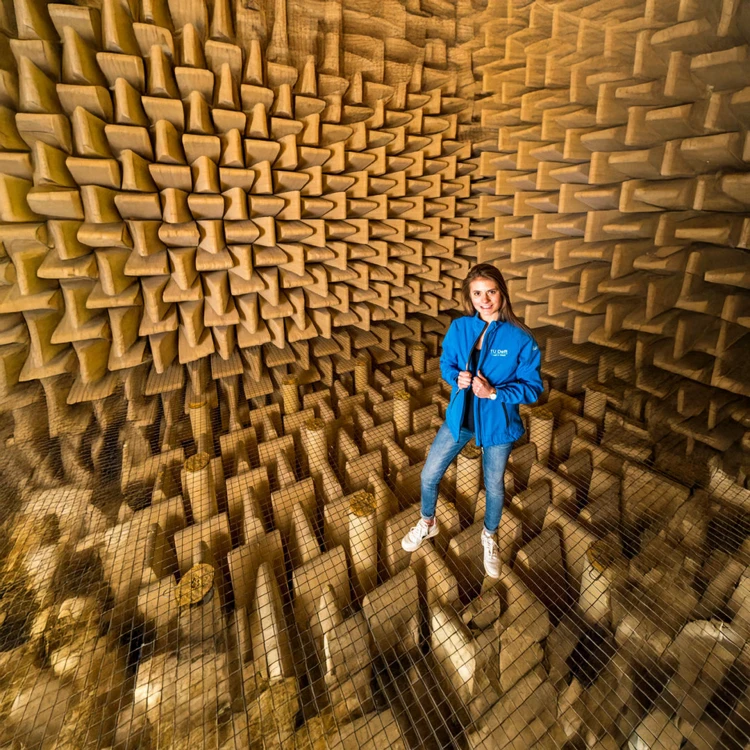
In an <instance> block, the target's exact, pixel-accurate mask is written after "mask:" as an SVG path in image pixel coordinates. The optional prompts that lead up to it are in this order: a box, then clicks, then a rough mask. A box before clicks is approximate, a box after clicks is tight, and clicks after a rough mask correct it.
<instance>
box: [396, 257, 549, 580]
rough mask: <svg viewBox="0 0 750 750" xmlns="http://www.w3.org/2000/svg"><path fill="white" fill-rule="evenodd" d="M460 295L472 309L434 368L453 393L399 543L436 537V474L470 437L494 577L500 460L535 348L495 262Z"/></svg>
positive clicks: (455, 326)
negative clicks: (478, 465) (417, 509)
mask: <svg viewBox="0 0 750 750" xmlns="http://www.w3.org/2000/svg"><path fill="white" fill-rule="evenodd" d="M462 294H463V299H464V305H465V308H466V312H467V313H473V315H471V314H469V315H467V316H465V317H462V318H458V319H456V320H454V321H453V323H452V324H451V326H450V328H449V329H448V332H447V333H446V335H445V339H444V340H443V353H442V356H441V357H440V368H441V371H442V374H443V378H444V379H445V380H446V381H447V382H449V383H450V384H451V385H452V386H453V392H452V393H451V399H450V402H449V405H448V409H447V412H446V415H445V422H444V423H443V425H442V427H441V428H440V430H439V431H438V434H437V435H436V436H435V440H434V442H433V444H432V446H431V447H430V451H429V453H428V455H427V460H426V462H425V465H424V468H423V469H422V477H421V491H422V509H421V513H422V517H421V519H420V520H419V522H418V523H417V525H416V526H415V527H414V528H413V529H411V530H410V531H409V533H408V534H407V535H406V536H405V537H404V538H403V540H402V541H401V546H402V547H403V548H404V549H405V550H406V551H407V552H414V551H415V550H416V549H418V548H419V547H420V546H421V545H422V543H423V542H424V541H425V540H426V539H430V538H431V537H434V536H436V535H437V533H438V524H437V520H436V519H435V507H436V504H437V495H438V486H439V484H440V480H441V479H442V478H443V475H444V474H445V471H446V470H447V468H448V466H450V464H451V462H452V461H453V459H454V458H455V457H456V456H457V455H458V454H459V453H460V452H461V450H462V449H463V448H464V446H465V445H466V444H467V443H468V442H469V441H470V440H471V439H472V438H473V439H474V441H475V442H476V445H477V446H479V447H480V448H481V449H482V456H483V459H482V462H483V468H484V485H485V491H486V512H485V517H484V529H483V531H482V545H483V547H484V569H485V572H486V573H487V575H489V576H490V577H492V578H497V577H498V575H499V572H500V558H499V555H498V547H497V541H496V538H495V535H496V532H497V527H498V526H499V524H500V517H501V515H502V512H503V503H504V500H505V483H504V474H505V466H506V464H507V462H508V457H509V456H510V452H511V449H512V448H513V443H514V442H515V441H516V440H518V438H519V437H521V435H522V434H523V430H524V428H523V423H522V422H521V417H520V415H519V413H518V405H519V404H530V403H533V402H534V401H536V400H537V398H538V397H539V394H540V393H541V392H542V390H543V386H542V380H541V376H540V374H539V365H540V354H539V346H538V345H537V343H536V341H535V340H534V337H533V336H532V334H531V331H530V330H529V329H528V328H527V327H526V326H525V325H524V324H523V323H522V322H521V321H520V320H519V319H518V318H517V317H516V315H515V313H514V312H513V307H512V305H511V302H510V298H509V296H508V286H507V284H506V283H505V279H504V278H503V275H502V274H501V273H500V271H498V270H497V268H495V267H494V266H491V265H489V264H488V263H480V264H479V265H476V266H474V267H473V268H472V269H471V270H470V271H469V273H468V275H467V277H466V279H465V280H464V282H463V286H462Z"/></svg>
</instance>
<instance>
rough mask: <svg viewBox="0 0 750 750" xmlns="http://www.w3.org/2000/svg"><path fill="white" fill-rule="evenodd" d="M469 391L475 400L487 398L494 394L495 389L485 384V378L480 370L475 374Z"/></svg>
mask: <svg viewBox="0 0 750 750" xmlns="http://www.w3.org/2000/svg"><path fill="white" fill-rule="evenodd" d="M471 389H472V390H473V391H474V395H475V396H476V397H477V398H489V397H490V396H491V395H492V394H493V393H494V392H495V389H494V388H493V387H492V386H491V385H490V384H489V383H488V382H487V378H485V377H484V375H482V371H481V370H479V371H478V372H477V374H476V377H475V378H474V380H473V381H472V383H471Z"/></svg>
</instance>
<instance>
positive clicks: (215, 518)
mask: <svg viewBox="0 0 750 750" xmlns="http://www.w3.org/2000/svg"><path fill="white" fill-rule="evenodd" d="M436 364H437V360H436V359H434V358H433V359H431V360H428V363H427V367H426V369H425V370H424V371H423V372H421V373H418V372H416V371H414V370H413V368H412V367H411V366H407V367H400V368H399V367H397V365H396V364H395V363H393V364H386V365H381V366H379V367H376V368H375V369H374V370H373V371H372V372H370V373H369V374H368V375H367V377H366V378H365V379H364V380H363V379H362V378H361V377H360V376H357V373H355V372H354V370H353V369H352V370H350V371H348V372H347V371H342V372H341V373H339V374H338V376H337V377H336V379H335V381H334V382H333V384H332V386H331V387H330V388H327V387H323V386H322V384H321V383H317V384H315V385H308V386H300V387H299V391H298V396H299V398H298V400H297V402H295V401H294V399H289V398H286V399H284V398H282V397H281V394H280V393H278V394H277V395H276V396H269V397H263V398H254V399H251V400H249V401H248V400H247V399H243V400H241V404H242V406H243V407H244V408H243V409H242V410H240V411H238V412H237V413H236V414H235V413H234V412H233V411H232V410H230V409H228V408H227V406H226V403H225V401H224V400H222V399H223V398H224V396H223V394H221V393H219V391H218V389H217V388H216V386H215V385H214V384H213V383H210V386H209V388H208V391H207V393H206V394H204V396H205V398H203V399H199V400H192V401H190V400H189V399H188V398H187V396H186V398H185V405H184V408H180V409H178V410H174V409H167V408H166V405H165V402H164V401H163V402H162V403H160V404H159V405H158V409H157V411H155V412H154V413H153V415H152V417H153V418H152V419H151V420H145V421H144V422H143V423H136V422H134V421H128V420H127V419H125V416H124V414H123V413H120V414H119V415H118V416H116V418H113V419H112V420H111V421H110V422H109V428H108V431H105V432H102V433H99V434H87V433H84V434H83V435H66V434H64V433H63V434H61V435H60V436H59V437H57V438H55V439H52V440H49V441H48V442H46V443H39V442H37V443H33V444H32V443H26V444H15V443H14V440H13V438H12V434H13V425H12V423H10V422H9V423H7V424H4V426H3V428H2V429H3V435H2V437H3V439H4V441H5V445H6V449H5V451H3V454H2V474H3V482H2V486H1V489H0V492H1V493H2V498H1V505H0V514H1V515H0V521H2V527H0V549H2V558H1V559H2V562H1V564H0V565H1V567H0V747H9V748H10V747H13V748H16V747H19V748H20V747H23V748H32V747H35V748H110V747H111V748H173V747H174V748H177V747H222V748H224V747H226V748H230V747H232V748H234V747H237V748H240V747H254V748H255V747H257V748H261V747H262V748H272V747H273V748H276V747H283V748H326V747H342V748H354V747H373V748H375V747H377V748H383V747H396V748H397V747H403V748H478V747H483V748H496V747H509V748H532V747H535V748H536V747H538V748H563V747H565V748H583V747H590V748H624V747H628V748H638V749H640V748H672V747H674V748H680V747H687V748H696V749H698V748H746V747H747V746H748V742H750V700H749V698H750V646H749V645H748V640H747V639H748V635H750V573H749V572H748V565H749V564H750V542H749V541H748V532H749V531H750V513H749V512H748V507H750V506H748V503H747V501H746V499H745V495H746V494H747V492H748V491H747V490H744V489H742V488H741V487H739V486H738V485H732V486H733V488H734V490H733V493H730V492H728V493H726V496H720V495H717V494H716V493H714V494H709V493H708V492H706V491H705V490H703V489H700V488H699V486H700V484H701V482H704V483H705V482H707V479H706V477H707V476H708V475H707V473H706V472H707V471H708V469H706V467H705V466H702V465H701V461H700V459H701V457H700V456H698V455H693V456H689V457H685V456H684V448H685V446H684V444H682V443H680V442H679V438H678V437H673V438H672V439H671V440H672V443H671V444H669V443H666V442H664V441H662V442H661V443H660V444H659V445H658V446H654V445H650V444H648V442H647V441H646V440H644V437H643V434H642V432H638V430H637V429H635V428H634V426H633V425H632V424H631V423H629V422H628V420H627V419H624V418H623V416H622V415H621V414H618V412H617V410H615V409H614V408H612V406H611V405H610V406H609V407H608V410H607V413H606V415H605V418H604V419H603V420H601V421H600V422H597V421H596V420H595V419H591V418H590V415H589V416H587V414H586V408H585V403H584V399H583V398H576V397H574V396H570V395H567V394H565V393H562V392H561V391H558V390H555V389H552V390H548V392H547V393H546V394H545V396H544V398H543V401H544V403H543V404H541V405H539V406H535V407H524V409H523V418H524V420H525V422H526V426H527V429H528V431H527V436H526V437H525V438H524V439H523V440H522V441H521V442H519V444H518V445H516V447H515V449H514V451H513V453H512V455H511V459H510V463H509V468H508V470H507V471H506V480H505V485H506V486H505V497H506V502H505V509H504V513H503V517H502V521H501V525H500V529H499V531H498V535H497V544H498V550H499V555H500V559H501V569H500V576H499V578H497V579H493V578H490V577H488V576H486V575H485V571H484V565H483V558H482V545H481V542H480V533H481V529H482V528H483V515H484V504H485V497H484V490H483V489H482V452H481V451H480V450H478V449H476V448H475V447H474V446H471V445H470V446H468V447H467V448H466V449H465V450H464V451H462V453H461V454H459V456H458V458H457V460H456V461H455V462H454V463H453V464H452V466H451V467H450V468H449V470H448V472H447V473H446V476H445V477H444V480H443V482H442V484H441V491H440V497H439V502H438V511H437V518H438V523H439V525H440V532H439V534H438V535H437V536H436V537H435V538H434V539H431V540H430V541H429V542H425V543H424V544H423V545H422V547H420V548H419V549H418V550H417V552H414V553H411V554H409V553H406V552H404V551H403V549H402V547H401V538H402V537H403V536H404V534H406V533H407V532H408V531H409V529H410V528H411V527H412V526H413V525H414V524H415V523H416V522H417V520H418V519H419V504H418V500H419V494H420V471H421V468H422V466H423V463H424V459H425V456H426V453H427V450H428V449H429V446H430V444H431V442H432V439H433V438H434V435H435V433H436V430H437V428H438V426H439V425H440V423H441V421H442V416H443V414H444V408H445V405H446V403H447V395H448V393H449V390H448V389H446V386H445V384H444V383H442V381H441V380H440V377H439V371H438V370H437V369H436ZM355 376H357V377H355ZM286 395H287V396H288V395H289V391H288V390H287V391H286ZM180 406H181V407H182V402H181V403H180ZM121 411H122V410H121ZM174 414H179V415H180V416H179V418H177V419H173V418H172V417H173V415H174ZM170 415H172V416H170ZM681 452H682V458H681V457H680V455H681ZM670 474H671V476H669V475H670ZM680 479H682V480H684V483H683V482H680V481H679V480H680ZM688 485H690V486H688ZM743 493H744V494H743Z"/></svg>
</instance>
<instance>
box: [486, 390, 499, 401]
mask: <svg viewBox="0 0 750 750" xmlns="http://www.w3.org/2000/svg"><path fill="white" fill-rule="evenodd" d="M488 398H489V400H490V401H494V400H495V399H496V398H497V388H493V389H492V393H490V395H489V396H488Z"/></svg>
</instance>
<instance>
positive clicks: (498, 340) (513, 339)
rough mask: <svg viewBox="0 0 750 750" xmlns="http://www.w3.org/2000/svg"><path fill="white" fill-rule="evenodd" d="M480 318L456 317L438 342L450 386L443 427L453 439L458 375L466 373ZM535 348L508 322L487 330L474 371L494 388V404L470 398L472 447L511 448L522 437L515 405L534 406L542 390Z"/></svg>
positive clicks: (459, 405)
mask: <svg viewBox="0 0 750 750" xmlns="http://www.w3.org/2000/svg"><path fill="white" fill-rule="evenodd" d="M484 325H485V323H484V321H483V320H482V319H481V318H480V317H479V315H478V314H477V315H474V316H465V317H462V318H456V320H454V321H453V322H452V323H451V325H450V328H449V329H448V332H447V333H446V334H445V338H444V339H443V353H442V355H441V356H440V371H441V373H442V375H443V379H444V380H445V381H446V382H448V383H450V384H451V385H452V386H453V390H452V391H451V400H450V403H449V404H448V411H447V413H446V415H445V422H446V424H447V425H448V427H449V429H450V431H451V434H452V435H453V438H454V440H456V441H457V440H458V435H459V432H460V430H461V419H462V417H463V413H464V401H465V399H466V390H467V389H461V388H459V387H458V384H457V381H458V373H459V372H461V371H462V370H466V369H467V367H466V364H467V362H468V361H469V357H470V355H471V350H472V348H473V347H474V345H475V344H476V342H477V340H478V339H479V336H480V335H481V333H482V329H483V328H484ZM540 361H541V355H540V353H539V346H538V344H537V343H536V341H534V338H533V337H532V336H530V335H529V334H528V333H526V331H524V330H523V329H521V328H519V327H518V326H515V325H513V324H512V323H506V322H496V321H492V322H491V323H490V324H489V325H488V326H487V331H486V333H485V335H484V341H483V343H482V350H481V352H480V354H479V365H478V370H480V371H481V373H482V375H484V377H485V378H487V380H488V381H489V383H490V384H491V385H493V386H494V387H495V388H496V389H497V399H496V400H495V401H492V400H490V399H488V398H475V399H474V426H475V430H476V434H475V440H476V444H477V445H501V444H503V443H512V442H514V441H516V440H518V438H520V437H521V435H523V432H524V429H523V422H522V421H521V416H520V414H519V413H518V404H533V403H534V402H535V401H536V400H537V398H539V394H540V393H541V392H542V391H543V390H544V386H543V385H542V378H541V375H540V374H539V366H540Z"/></svg>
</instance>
